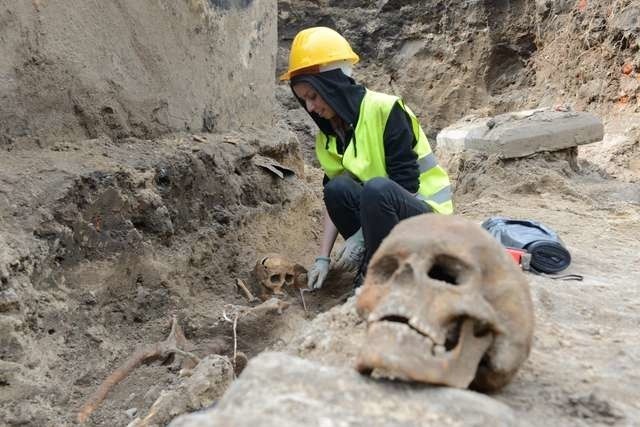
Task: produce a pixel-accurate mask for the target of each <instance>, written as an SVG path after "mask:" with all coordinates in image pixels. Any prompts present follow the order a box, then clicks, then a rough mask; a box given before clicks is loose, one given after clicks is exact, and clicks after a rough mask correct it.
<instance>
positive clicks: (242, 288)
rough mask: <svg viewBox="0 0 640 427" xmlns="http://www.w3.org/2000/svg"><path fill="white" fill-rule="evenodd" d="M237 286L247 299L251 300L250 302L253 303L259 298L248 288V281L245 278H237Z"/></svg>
mask: <svg viewBox="0 0 640 427" xmlns="http://www.w3.org/2000/svg"><path fill="white" fill-rule="evenodd" d="M236 286H237V288H238V289H239V290H240V291H241V292H242V294H243V295H244V297H245V298H246V299H247V301H249V303H253V302H255V301H257V300H258V298H257V297H255V296H254V295H253V294H252V293H251V291H250V290H249V288H247V285H246V283H244V280H242V279H236Z"/></svg>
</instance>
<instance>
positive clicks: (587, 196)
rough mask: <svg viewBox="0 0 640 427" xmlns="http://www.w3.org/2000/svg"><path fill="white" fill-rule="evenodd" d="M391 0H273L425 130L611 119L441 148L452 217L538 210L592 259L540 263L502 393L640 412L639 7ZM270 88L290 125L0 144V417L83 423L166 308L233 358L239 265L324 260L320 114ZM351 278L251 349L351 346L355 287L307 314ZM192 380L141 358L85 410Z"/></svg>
mask: <svg viewBox="0 0 640 427" xmlns="http://www.w3.org/2000/svg"><path fill="white" fill-rule="evenodd" d="M347 3H348V4H347ZM400 3H401V2H396V1H387V2H379V1H350V2H344V4H343V2H334V1H323V2H306V1H305V2H293V1H291V2H289V1H281V2H280V23H281V26H282V27H284V28H287V29H288V30H287V31H281V38H282V39H283V43H287V40H288V38H290V37H291V35H292V34H293V32H294V28H295V26H296V25H298V26H306V25H309V24H318V23H321V24H330V25H333V24H335V26H336V28H339V29H341V30H344V31H345V33H346V34H347V35H348V36H350V37H352V38H353V40H355V41H354V43H355V45H356V47H357V50H358V51H359V52H361V53H362V54H363V59H364V62H363V64H362V65H363V67H362V68H361V70H360V71H359V73H360V76H361V77H362V78H363V80H364V81H365V82H366V83H367V84H369V85H371V86H372V87H374V88H377V89H384V90H394V91H396V92H397V93H406V95H407V98H408V100H409V103H410V105H411V106H412V107H413V108H414V110H416V111H417V112H419V113H420V115H421V117H422V118H423V119H425V120H424V121H425V123H426V125H427V127H428V133H429V134H430V135H434V134H435V133H436V132H437V130H438V129H440V128H442V127H443V126H446V125H447V124H448V123H450V122H451V121H453V120H456V119H457V118H459V117H461V116H463V115H464V114H466V113H467V112H469V111H474V110H475V111H481V112H483V111H484V112H490V113H492V112H500V111H504V110H508V109H511V108H520V107H531V106H538V105H553V104H556V103H568V104H572V105H574V106H575V107H576V108H584V109H589V110H592V111H595V112H598V113H600V114H602V115H603V117H604V118H605V120H606V131H607V135H606V138H605V141H603V142H602V143H597V144H593V145H591V146H588V147H582V148H581V149H580V151H579V154H578V158H577V160H578V161H577V162H576V159H575V158H573V157H571V156H569V157H567V155H565V154H561V155H542V156H537V157H533V158H529V159H524V160H521V161H518V162H506V163H505V162H500V161H497V160H494V159H488V158H481V157H470V158H466V159H464V160H463V161H461V160H460V159H441V160H443V161H445V162H447V160H451V161H450V162H447V163H449V167H450V171H451V174H452V177H453V178H455V180H456V193H455V201H456V207H457V212H458V213H459V214H462V215H465V216H467V217H469V218H473V219H475V220H478V221H481V220H483V219H486V218H487V217H489V216H493V215H505V216H512V217H524V218H532V219H537V220H540V221H543V222H545V223H546V224H548V225H549V226H551V227H552V228H554V229H555V230H556V231H557V232H559V233H560V235H561V236H562V238H563V239H564V241H565V242H566V243H567V245H568V247H569V249H570V250H571V252H572V254H573V257H574V260H573V264H572V266H571V268H570V272H573V273H579V274H582V275H584V277H585V279H584V281H583V282H564V281H553V280H550V279H546V278H541V277H538V276H529V277H530V279H531V286H532V289H533V295H534V302H535V307H536V322H537V326H536V332H535V343H534V347H533V351H532V354H531V356H530V358H529V360H528V361H527V362H526V364H525V365H524V367H523V368H522V370H521V372H520V373H519V375H518V376H517V377H516V379H515V381H514V382H513V383H512V384H511V385H509V386H508V387H507V388H506V389H505V390H503V391H501V392H500V393H498V394H496V395H495V396H494V397H495V398H496V399H498V400H501V401H503V402H505V403H507V404H508V405H509V406H511V407H512V408H514V409H515V410H516V411H518V413H519V414H520V415H521V416H522V418H523V419H525V420H526V421H527V422H529V423H530V424H532V425H637V424H638V423H640V407H639V404H638V399H637V396H638V395H640V387H639V386H638V384H639V382H640V370H639V369H638V366H640V353H639V351H640V350H639V347H638V342H639V340H638V333H637V331H638V327H639V326H640V317H639V316H640V315H639V314H638V313H640V310H639V309H640V290H639V289H640V288H639V287H638V286H639V284H640V255H639V253H640V251H639V249H640V243H639V237H638V236H640V214H639V212H640V142H639V141H638V140H639V136H640V134H639V132H638V130H634V129H632V128H631V125H632V124H633V123H635V122H637V121H638V119H639V118H640V117H638V115H637V114H634V112H635V110H636V108H637V92H638V86H639V84H638V81H639V80H638V78H637V77H638V71H639V70H638V67H639V64H640V63H639V62H638V58H639V56H638V45H637V36H638V34H640V33H638V29H637V25H636V24H635V23H634V22H635V21H634V20H633V19H632V18H633V17H634V16H636V15H637V14H634V13H635V12H634V11H635V9H638V8H637V6H635V4H633V2H631V1H617V2H613V4H609V2H604V1H593V2H591V1H589V2H584V4H585V5H586V7H585V8H577V6H576V5H575V4H573V2H564V1H551V2H533V1H524V0H523V1H517V2H501V1H498V2H485V3H486V4H485V3H483V4H476V6H474V7H471V6H465V5H463V3H465V4H466V3H467V2H460V1H458V0H451V1H447V2H439V3H438V4H441V5H442V6H443V7H435V6H433V7H432V6H430V5H427V3H425V2H408V3H407V4H405V5H403V6H402V7H399V5H400ZM582 3H583V2H578V6H580V5H581V4H582ZM344 5H347V6H349V8H354V7H355V8H359V9H355V10H354V11H348V12H345V9H343V8H342V7H341V6H344ZM378 7H380V8H381V9H380V10H378V9H377V8H378ZM634 8H635V9H634ZM496 11H497V12H496ZM493 12H495V13H493ZM407 16H409V17H410V18H406V17H407ZM310 17H312V18H313V19H312V18H310ZM461 20H463V21H464V22H465V23H466V25H464V26H458V25H456V23H459V22H460V21H461ZM634 25H636V26H635V27H634ZM565 41H566V43H565ZM283 45H284V44H283ZM394 52H398V54H397V55H395V54H394ZM281 56H282V55H281ZM625 64H630V66H631V69H630V71H629V68H625V69H624V70H625V71H624V72H623V66H624V65H625ZM395 70H400V71H395ZM576 70H578V71H576ZM627 71H629V72H628V73H627ZM416 87H417V88H420V90H415V91H412V88H416ZM276 95H277V98H278V100H279V101H280V102H281V103H282V104H283V107H282V109H281V110H280V111H279V113H278V114H279V117H278V119H279V120H280V121H281V122H287V123H288V125H289V128H290V129H291V130H292V131H294V133H295V135H297V139H296V138H295V137H293V136H290V135H289V134H288V133H287V132H286V131H282V130H281V131H280V132H276V133H275V134H274V133H269V132H268V131H267V132H264V131H258V130H255V129H247V128H243V130H242V131H241V132H238V133H235V134H225V135H222V134H221V135H211V134H206V135H205V136H206V137H207V140H206V141H204V142H202V141H198V140H194V139H193V137H192V135H191V134H180V135H175V136H166V137H164V138H161V139H157V140H141V139H136V138H129V137H113V139H112V138H110V137H104V136H103V137H100V138H95V139H91V140H78V141H75V142H73V141H70V142H60V143H51V144H49V143H47V144H44V145H43V144H42V143H39V142H38V140H34V141H31V142H29V140H28V138H24V140H23V139H20V144H16V143H14V142H11V143H9V144H3V145H2V146H1V147H0V150H2V151H0V162H1V165H2V168H1V170H0V218H1V222H0V279H1V280H0V425H8V426H18V425H28V426H43V425H73V424H74V423H75V422H74V417H75V411H77V409H78V408H79V407H80V405H81V404H82V403H83V402H84V400H85V399H86V398H87V397H88V396H89V395H90V394H91V393H92V392H93V391H94V390H95V389H96V387H97V385H98V384H99V383H100V382H101V381H102V379H103V378H105V376H106V375H108V374H109V373H110V372H111V371H112V370H113V369H115V368H116V367H117V366H119V364H121V363H122V362H123V361H124V360H125V359H126V358H127V357H128V356H129V355H130V354H131V353H132V352H133V351H134V349H135V348H136V347H137V346H138V345H140V344H143V343H151V342H156V341H159V340H162V339H164V337H165V336H166V335H167V333H168V332H169V320H170V315H171V314H177V315H178V317H179V318H180V320H181V323H182V325H183V327H184V329H185V334H186V335H187V338H188V339H189V340H190V341H191V342H193V343H194V345H195V346H196V349H195V350H194V352H197V353H199V355H204V354H206V353H208V352H214V353H218V354H222V355H223V356H227V357H228V356H230V355H231V354H232V352H233V331H232V326H231V324H229V322H226V321H225V320H224V319H223V318H222V313H223V311H224V310H225V306H226V305H227V304H234V305H247V302H246V301H245V300H244V299H243V298H242V296H241V295H239V294H238V293H237V292H236V290H235V287H234V281H235V279H236V278H243V279H245V280H247V281H249V280H250V277H249V273H250V270H251V268H252V267H253V265H254V263H255V260H256V258H257V257H258V256H259V255H261V254H264V253H269V252H280V253H283V254H285V255H288V256H290V257H291V258H293V259H294V260H296V261H298V262H300V263H302V264H304V265H309V264H310V263H311V261H312V260H313V258H314V256H315V253H316V251H317V247H318V245H319V243H318V234H317V233H318V232H319V227H318V224H319V221H320V217H321V209H320V207H321V204H320V203H321V202H320V194H319V182H320V180H321V173H320V172H319V171H318V170H317V169H315V168H314V167H313V165H314V160H313V154H312V152H311V150H310V142H311V137H310V132H312V131H313V126H312V124H310V123H309V120H308V118H307V117H306V116H305V115H304V112H303V111H301V110H300V109H299V106H298V105H296V104H295V102H292V99H291V97H290V95H289V93H288V91H287V88H286V87H279V88H277V92H276ZM93 107H95V108H100V107H101V106H99V105H95V106H93ZM134 134H135V133H134ZM116 136H117V135H116ZM0 140H2V138H0ZM256 153H258V154H260V155H263V156H266V157H270V158H274V159H276V160H278V161H280V162H281V163H283V164H286V165H288V166H289V167H291V168H293V169H295V170H296V172H297V175H296V176H295V177H291V178H287V179H284V180H282V179H280V178H278V177H275V176H274V175H273V174H271V173H269V172H268V171H265V170H264V169H262V168H260V167H258V166H256V165H255V164H254V163H253V162H252V158H253V157H254V156H255V155H256ZM302 159H304V161H305V162H306V164H307V165H306V166H304V165H303V163H302ZM348 283H349V276H348V275H345V274H343V273H341V272H334V274H333V275H332V276H331V278H330V280H329V283H328V285H327V287H326V289H324V290H323V291H322V292H321V293H319V294H315V295H309V294H307V303H308V304H309V307H310V313H305V312H304V311H303V310H302V308H301V306H300V303H299V300H298V299H297V297H295V296H291V297H289V302H290V303H291V306H290V307H289V308H288V309H287V310H286V311H285V312H284V314H283V315H281V316H270V317H266V318H264V319H262V320H261V321H259V322H256V323H250V322H248V323H246V324H244V325H242V324H241V325H240V329H239V331H238V335H237V339H238V341H237V345H238V350H239V351H242V352H244V353H246V354H247V355H248V356H249V357H250V356H252V355H254V354H256V353H257V352H259V351H262V350H263V349H264V348H279V349H281V348H288V349H289V350H290V351H295V352H297V353H299V354H301V355H303V356H305V357H309V358H312V359H316V360H322V361H325V362H326V363H331V364H345V363H347V364H348V363H350V362H351V358H352V356H353V355H354V354H355V352H356V351H357V348H356V345H355V344H356V343H357V338H358V336H359V335H358V334H359V333H360V332H361V331H362V324H361V323H358V322H359V321H358V319H357V318H356V317H354V314H353V312H352V311H351V310H350V305H349V304H347V305H345V306H340V307H337V308H335V309H333V310H331V311H329V312H328V313H326V314H323V315H321V316H320V317H317V318H316V320H315V321H314V320H313V318H314V316H315V315H316V314H317V313H321V312H326V311H327V310H330V309H331V308H332V307H333V306H335V305H336V304H338V303H340V302H342V301H343V300H344V297H345V290H346V289H348ZM353 325H355V326H353ZM352 326H353V332H352V333H351V332H349V331H351V329H350V328H351V327H352ZM305 340H306V341H305ZM181 381H182V379H181V378H180V377H179V376H178V373H177V367H176V365H175V364H172V363H170V364H168V365H160V364H158V363H155V364H151V365H149V366H146V365H145V366H142V367H140V368H138V369H137V370H136V371H135V372H134V373H133V374H132V375H131V376H130V377H128V378H127V379H126V380H125V381H123V382H122V383H121V384H119V385H118V386H117V387H116V388H114V390H113V392H112V393H111V394H110V395H109V397H108V398H107V400H106V401H105V402H104V403H103V405H102V406H101V407H100V408H99V409H98V410H97V411H96V412H95V414H94V415H93V417H92V418H91V419H90V422H89V425H102V426H107V425H109V426H110V425H126V424H127V423H128V422H129V421H130V420H131V419H132V415H131V414H132V413H133V412H131V411H130V412H129V414H128V413H127V411H128V410H130V409H133V408H135V409H136V410H137V413H138V414H145V413H146V412H147V411H148V409H149V407H150V406H151V404H152V403H153V402H154V401H155V400H156V399H157V398H158V396H160V394H161V391H162V390H171V389H177V387H178V386H179V384H180V383H181Z"/></svg>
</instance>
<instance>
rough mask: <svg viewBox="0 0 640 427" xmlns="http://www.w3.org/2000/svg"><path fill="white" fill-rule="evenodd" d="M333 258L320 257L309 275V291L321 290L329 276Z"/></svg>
mask: <svg viewBox="0 0 640 427" xmlns="http://www.w3.org/2000/svg"><path fill="white" fill-rule="evenodd" d="M330 263H331V258H329V257H328V256H319V257H318V258H316V261H315V262H314V263H313V265H312V266H311V268H310V269H309V272H308V273H307V287H308V288H309V289H320V288H321V287H322V285H323V284H324V281H325V279H326V278H327V274H329V264H330Z"/></svg>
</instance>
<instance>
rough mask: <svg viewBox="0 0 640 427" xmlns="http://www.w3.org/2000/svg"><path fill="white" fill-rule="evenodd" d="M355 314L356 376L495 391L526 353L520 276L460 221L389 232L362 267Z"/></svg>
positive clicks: (525, 300)
mask: <svg viewBox="0 0 640 427" xmlns="http://www.w3.org/2000/svg"><path fill="white" fill-rule="evenodd" d="M357 307H358V310H359V312H360V313H361V315H362V316H363V317H364V318H365V319H366V320H367V337H366V340H365V344H364V345H363V347H362V349H361V351H360V355H359V357H358V362H357V368H358V370H359V371H360V372H361V373H365V374H371V375H373V376H384V377H394V378H400V379H406V380H411V381H420V382H426V383H432V384H444V385H448V386H453V387H458V388H465V387H468V386H471V387H472V388H475V389H480V390H496V389H499V388H500V387H502V386H504V385H505V384H507V383H508V382H509V381H510V380H511V378H512V377H513V376H514V375H515V373H516V371H517V370H518V368H519V367H520V365H521V364H522V362H524V360H525V359H526V358H527V356H528V354H529V351H530V348H531V342H532V338H533V323H534V320H533V308H532V307H533V304H532V301H531V296H530V293H529V285H528V283H527V279H526V277H525V276H524V275H523V273H522V272H521V271H520V270H519V269H518V268H517V267H516V264H515V263H513V261H512V260H511V259H509V257H508V255H507V253H506V252H505V251H504V248H502V246H500V244H499V243H498V242H497V241H495V239H492V237H491V236H490V235H489V234H488V233H487V232H486V231H485V230H483V229H482V228H481V227H480V226H478V225H477V224H475V223H473V222H472V221H469V220H466V219H464V218H461V217H451V216H443V215H421V216H417V217H414V218H411V219H409V220H406V221H403V222H401V223H400V224H399V225H398V226H396V228H394V229H393V231H392V232H391V234H390V235H389V236H388V237H387V238H386V239H385V240H384V242H383V243H382V245H381V246H380V248H379V249H378V251H377V252H376V253H375V254H374V256H373V258H372V260H371V263H370V265H369V268H368V273H367V276H366V279H365V283H364V286H363V288H362V291H361V293H360V294H359V296H358V300H357Z"/></svg>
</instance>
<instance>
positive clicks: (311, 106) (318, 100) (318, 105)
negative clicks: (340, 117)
mask: <svg viewBox="0 0 640 427" xmlns="http://www.w3.org/2000/svg"><path fill="white" fill-rule="evenodd" d="M293 91H294V92H295V94H296V95H297V96H298V98H300V99H302V100H303V101H304V103H305V106H306V108H307V111H308V112H310V113H316V114H317V115H319V116H320V117H322V118H323V119H327V120H331V119H333V118H334V117H335V116H336V112H335V111H333V109H331V107H329V104H327V103H326V102H325V101H324V99H322V97H321V96H320V94H319V93H318V92H316V90H315V89H314V88H313V86H311V85H310V84H309V83H296V84H295V85H294V86H293Z"/></svg>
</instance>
